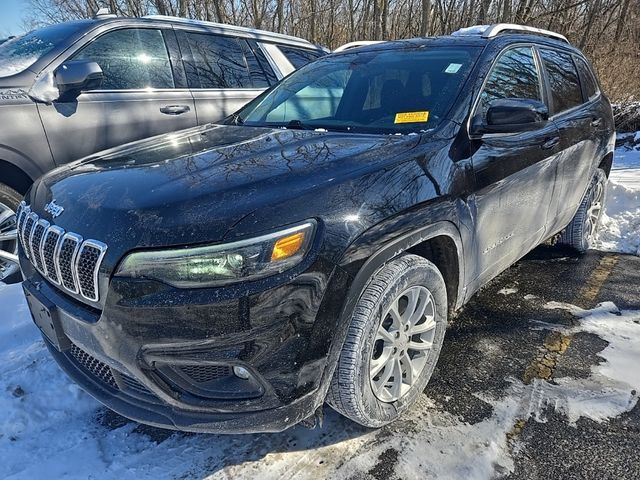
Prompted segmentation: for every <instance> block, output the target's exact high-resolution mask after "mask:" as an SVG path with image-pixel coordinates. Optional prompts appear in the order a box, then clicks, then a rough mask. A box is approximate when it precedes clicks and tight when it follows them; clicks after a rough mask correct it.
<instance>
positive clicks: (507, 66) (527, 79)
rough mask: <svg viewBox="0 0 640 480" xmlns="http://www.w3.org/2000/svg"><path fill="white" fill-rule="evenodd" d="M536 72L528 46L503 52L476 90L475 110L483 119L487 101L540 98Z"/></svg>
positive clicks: (485, 114) (538, 78)
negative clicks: (483, 84)
mask: <svg viewBox="0 0 640 480" xmlns="http://www.w3.org/2000/svg"><path fill="white" fill-rule="evenodd" d="M541 92H542V88H541V83H540V73H539V72H538V67H537V65H536V62H535V60H534V56H533V48H532V47H517V48H512V49H510V50H507V51H506V52H504V53H503V54H502V55H501V56H500V58H499V59H498V61H497V62H496V63H495V65H494V66H493V69H492V70H491V72H490V73H489V76H488V78H487V82H486V83H485V86H484V89H483V91H482V93H481V94H480V103H479V105H478V110H477V114H478V115H480V116H481V118H482V120H483V122H484V123H486V122H485V120H486V116H487V109H488V108H489V104H490V103H491V102H492V101H493V100H496V99H502V98H528V99H533V100H539V101H542V93H541Z"/></svg>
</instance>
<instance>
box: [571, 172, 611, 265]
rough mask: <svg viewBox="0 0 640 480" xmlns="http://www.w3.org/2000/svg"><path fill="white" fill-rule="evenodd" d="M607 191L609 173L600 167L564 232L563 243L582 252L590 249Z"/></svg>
mask: <svg viewBox="0 0 640 480" xmlns="http://www.w3.org/2000/svg"><path fill="white" fill-rule="evenodd" d="M606 193H607V174H606V173H605V171H604V170H602V169H601V168H598V169H597V170H596V173H595V175H594V176H593V179H592V180H591V184H590V185H589V189H588V190H587V192H586V193H585V195H584V198H583V199H582V202H581V203H580V207H578V211H577V212H576V214H575V216H574V217H573V220H571V223H569V225H567V228H565V230H564V231H563V232H562V235H561V237H560V243H561V244H564V245H568V246H570V247H573V248H574V249H576V250H577V251H578V252H580V253H584V252H586V251H587V250H588V249H589V247H590V246H591V245H592V244H593V241H594V239H595V237H596V234H597V232H598V226H599V224H600V217H601V216H602V210H603V208H604V201H605V198H606Z"/></svg>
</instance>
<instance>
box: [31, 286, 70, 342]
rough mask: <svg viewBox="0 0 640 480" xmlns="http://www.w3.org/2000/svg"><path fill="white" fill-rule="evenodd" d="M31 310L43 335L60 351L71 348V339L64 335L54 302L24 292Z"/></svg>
mask: <svg viewBox="0 0 640 480" xmlns="http://www.w3.org/2000/svg"><path fill="white" fill-rule="evenodd" d="M24 294H25V297H26V298H27V303H28V304H29V310H30V311H31V316H32V317H33V321H34V323H35V324H36V325H37V326H38V328H39V329H40V331H41V332H42V333H43V335H44V336H45V337H46V338H47V339H48V340H49V342H51V344H52V345H53V346H54V347H55V348H56V349H57V350H58V351H60V352H61V351H62V350H65V349H67V348H68V347H69V339H68V338H67V337H66V336H65V335H64V334H63V333H62V326H61V324H60V320H59V318H58V310H57V308H56V306H55V304H53V303H52V302H50V301H48V300H46V299H45V298H38V297H36V295H34V294H33V293H31V292H30V291H29V290H27V289H25V290H24Z"/></svg>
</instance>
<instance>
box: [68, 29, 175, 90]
mask: <svg viewBox="0 0 640 480" xmlns="http://www.w3.org/2000/svg"><path fill="white" fill-rule="evenodd" d="M73 60H92V61H94V62H96V63H97V64H98V65H100V68H102V72H103V73H104V79H103V81H102V86H101V87H100V90H129V89H136V90H137V89H144V88H174V86H175V85H174V81H173V73H172V71H171V62H170V61H169V53H168V52H167V47H166V45H165V42H164V38H163V36H162V32H161V31H160V30H156V29H149V28H127V29H122V30H115V31H111V32H108V33H105V34H104V35H101V36H100V37H98V38H96V39H95V40H94V41H92V42H91V43H90V44H89V45H87V46H86V47H84V48H82V49H81V50H80V51H79V52H78V53H77V54H75V55H74V56H73Z"/></svg>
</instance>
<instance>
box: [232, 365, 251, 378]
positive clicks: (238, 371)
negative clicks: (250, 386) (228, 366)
mask: <svg viewBox="0 0 640 480" xmlns="http://www.w3.org/2000/svg"><path fill="white" fill-rule="evenodd" d="M233 374H234V375H235V376H236V377H238V378H241V379H242V380H249V377H251V374H250V373H249V371H248V370H247V369H246V368H244V367H233Z"/></svg>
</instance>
